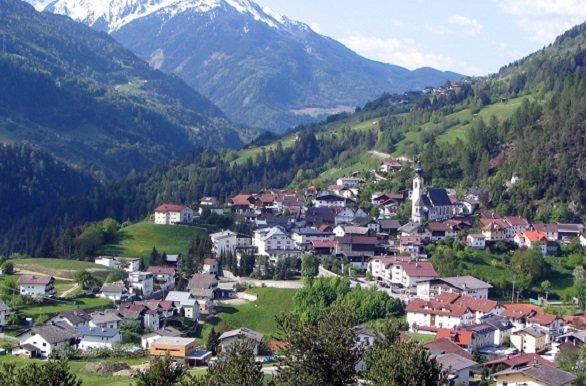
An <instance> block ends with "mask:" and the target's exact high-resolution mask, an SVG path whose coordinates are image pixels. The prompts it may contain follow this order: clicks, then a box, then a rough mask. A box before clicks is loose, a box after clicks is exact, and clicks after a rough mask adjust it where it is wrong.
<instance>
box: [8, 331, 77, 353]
mask: <svg viewBox="0 0 586 386" xmlns="http://www.w3.org/2000/svg"><path fill="white" fill-rule="evenodd" d="M19 341H20V344H19V349H18V350H16V351H17V353H19V352H22V351H21V350H24V351H25V352H28V353H29V354H30V356H32V357H43V358H48V357H49V356H51V353H52V352H53V351H54V350H55V348H56V347H57V346H58V345H66V346H73V345H75V344H76V341H77V332H76V331H75V329H74V328H73V327H71V326H69V325H68V324H66V323H52V324H47V325H44V326H37V327H33V328H32V329H30V330H28V331H26V332H24V333H23V334H22V335H20V337H19Z"/></svg>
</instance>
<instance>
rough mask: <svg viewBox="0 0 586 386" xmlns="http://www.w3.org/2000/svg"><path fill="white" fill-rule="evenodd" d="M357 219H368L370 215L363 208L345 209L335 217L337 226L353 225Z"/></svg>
mask: <svg viewBox="0 0 586 386" xmlns="http://www.w3.org/2000/svg"><path fill="white" fill-rule="evenodd" d="M357 218H368V213H366V212H365V211H364V210H363V209H361V208H354V207H349V206H347V207H344V208H342V209H341V210H340V211H338V213H336V216H335V217H334V222H335V224H336V225H339V224H344V223H346V224H349V223H352V222H353V221H354V220H355V219H357Z"/></svg>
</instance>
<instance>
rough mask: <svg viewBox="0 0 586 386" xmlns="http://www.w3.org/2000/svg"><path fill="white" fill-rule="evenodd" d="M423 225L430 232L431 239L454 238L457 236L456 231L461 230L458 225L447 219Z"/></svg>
mask: <svg viewBox="0 0 586 386" xmlns="http://www.w3.org/2000/svg"><path fill="white" fill-rule="evenodd" d="M425 227H426V228H427V230H428V231H429V233H431V237H430V240H431V241H440V240H443V239H445V238H448V237H451V238H453V239H455V238H457V236H458V232H460V231H461V230H462V227H461V226H460V225H458V224H452V223H450V222H447V221H442V222H430V223H428V224H427V225H426V226H425Z"/></svg>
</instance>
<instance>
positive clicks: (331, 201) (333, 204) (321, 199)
mask: <svg viewBox="0 0 586 386" xmlns="http://www.w3.org/2000/svg"><path fill="white" fill-rule="evenodd" d="M347 201H348V199H347V198H345V197H342V196H340V195H337V194H334V193H330V192H322V193H320V194H318V195H317V196H316V197H315V199H314V200H313V204H314V206H315V207H316V208H343V207H345V206H346V203H347Z"/></svg>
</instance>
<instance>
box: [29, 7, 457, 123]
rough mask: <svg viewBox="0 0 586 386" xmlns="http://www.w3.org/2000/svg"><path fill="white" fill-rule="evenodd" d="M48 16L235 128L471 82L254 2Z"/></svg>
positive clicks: (69, 10) (80, 10) (64, 10)
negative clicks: (144, 65)
mask: <svg viewBox="0 0 586 386" xmlns="http://www.w3.org/2000/svg"><path fill="white" fill-rule="evenodd" d="M42 4H43V3H42V2H41V3H39V4H37V5H38V6H39V7H42ZM45 10H46V11H49V12H54V13H59V14H64V15H68V16H70V17H72V18H73V19H75V20H78V21H81V22H84V23H86V24H88V25H91V26H92V27H94V28H95V29H98V30H100V31H106V32H109V33H110V34H111V35H112V36H113V37H115V38H116V39H117V40H118V41H119V42H121V43H122V44H123V45H125V46H126V47H128V48H130V49H131V50H132V51H133V52H134V53H136V54H137V55H138V56H140V57H141V58H143V59H145V60H147V61H148V62H149V63H150V64H151V66H152V67H153V68H156V69H160V70H163V71H165V72H167V73H172V74H176V75H178V76H179V77H181V78H182V79H183V80H185V81H186V82H187V83H188V84H189V85H190V86H192V87H193V88H195V89H196V90H198V91H200V92H201V93H202V94H204V95H205V96H206V97H208V98H209V99H211V100H212V101H213V102H214V103H216V104H217V105H218V106H219V107H220V108H221V109H222V110H223V111H224V112H226V114H227V115H228V116H229V117H230V118H231V119H232V120H233V121H236V122H241V123H244V124H246V125H249V126H251V127H257V128H258V127H260V128H268V129H271V130H273V131H283V130H285V129H287V128H289V127H292V126H294V125H296V124H298V123H300V122H307V121H308V120H312V119H313V120H315V119H316V118H319V117H325V116H326V115H329V114H332V113H335V112H339V111H353V110H354V108H355V106H357V105H359V104H363V103H364V102H366V101H367V100H368V99H371V98H373V97H376V96H379V95H380V94H382V93H383V92H403V91H408V90H421V89H423V88H424V87H426V86H430V85H438V84H442V83H444V82H445V81H447V80H454V79H458V78H460V77H461V76H460V75H459V74H455V73H452V72H441V71H437V70H434V69H430V68H423V69H419V70H415V71H409V70H407V69H405V68H402V67H398V66H393V65H390V64H384V63H380V62H376V61H372V60H368V59H365V58H363V57H361V56H359V55H357V54H356V53H354V52H353V51H351V50H350V49H348V48H347V47H345V46H344V45H342V44H340V43H339V42H337V41H335V40H333V39H330V38H328V37H325V36H322V35H320V34H317V33H315V32H314V31H312V30H311V28H309V26H307V25H305V24H303V23H299V22H296V21H292V20H290V19H288V18H286V17H284V16H281V15H278V14H276V13H275V12H273V11H271V10H270V9H268V8H262V7H260V6H259V5H257V4H256V3H254V2H252V1H249V0H56V1H54V2H52V3H50V4H49V5H47V6H46V8H45Z"/></svg>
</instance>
